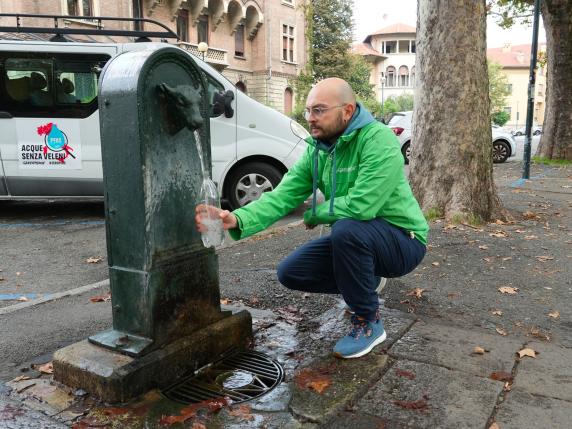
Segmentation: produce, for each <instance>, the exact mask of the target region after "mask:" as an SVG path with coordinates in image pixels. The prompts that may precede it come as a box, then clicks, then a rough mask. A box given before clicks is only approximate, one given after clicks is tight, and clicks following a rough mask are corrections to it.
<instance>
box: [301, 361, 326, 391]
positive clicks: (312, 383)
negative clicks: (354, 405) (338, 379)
mask: <svg viewBox="0 0 572 429" xmlns="http://www.w3.org/2000/svg"><path fill="white" fill-rule="evenodd" d="M334 366H335V364H332V365H330V366H328V367H325V368H304V369H302V370H301V371H300V372H298V373H297V374H296V375H295V376H294V382H295V383H296V385H297V386H298V387H299V388H301V389H312V390H314V391H316V392H318V393H320V394H321V393H323V392H324V390H326V389H327V388H328V386H329V385H330V384H331V383H332V381H331V378H330V376H329V374H330V373H331V372H332V371H333V370H334Z"/></svg>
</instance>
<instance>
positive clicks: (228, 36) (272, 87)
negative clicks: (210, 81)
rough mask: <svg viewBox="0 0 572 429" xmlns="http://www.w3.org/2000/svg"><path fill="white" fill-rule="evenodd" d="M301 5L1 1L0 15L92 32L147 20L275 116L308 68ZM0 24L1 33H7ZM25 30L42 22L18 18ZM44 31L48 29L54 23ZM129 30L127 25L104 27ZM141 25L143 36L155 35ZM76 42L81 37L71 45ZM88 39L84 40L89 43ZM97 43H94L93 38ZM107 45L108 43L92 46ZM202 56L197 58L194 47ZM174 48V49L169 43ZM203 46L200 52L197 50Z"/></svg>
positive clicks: (288, 104)
mask: <svg viewBox="0 0 572 429" xmlns="http://www.w3.org/2000/svg"><path fill="white" fill-rule="evenodd" d="M304 2H305V0H186V1H184V0H0V13H34V14H41V13H50V14H55V15H67V16H77V17H79V18H68V19H63V20H62V22H63V25H65V26H68V27H87V28H90V27H93V28H95V27H97V25H98V22H97V21H96V20H93V19H91V17H93V16H106V17H108V16H114V17H121V18H149V19H153V20H156V21H158V22H160V23H162V24H164V25H166V26H167V27H169V28H170V29H171V30H173V31H174V32H176V33H177V34H178V36H179V41H178V43H179V46H181V47H183V48H185V49H188V50H189V51H191V52H192V53H193V54H195V55H197V56H198V57H202V58H204V60H205V61H206V62H208V63H209V64H210V65H212V66H213V67H215V68H216V69H218V70H219V71H220V72H221V73H222V74H223V75H224V76H226V77H227V78H228V79H229V80H230V81H231V82H232V83H234V84H235V85H236V86H237V87H238V88H239V89H241V90H243V91H244V92H246V93H247V94H248V95H250V96H251V97H253V98H254V99H256V100H258V101H260V102H261V103H264V104H266V105H268V106H271V107H273V108H275V109H277V110H279V111H281V112H284V113H290V111H291V110H292V108H293V102H294V101H293V100H294V87H293V84H292V80H293V79H294V78H295V77H296V76H297V75H298V74H299V72H300V71H301V70H302V69H303V68H304V66H305V64H306V61H307V51H308V49H307V46H306V38H305V18H304V11H303V6H304ZM8 21H9V18H0V24H1V25H14V21H10V22H8ZM22 21H23V22H24V23H25V25H30V26H37V25H46V22H45V20H41V21H40V20H34V19H31V18H22ZM48 25H53V21H52V22H50V23H49V24H48ZM106 25H107V26H108V27H110V28H112V27H117V28H123V29H127V28H133V27H134V26H135V25H137V24H133V23H123V22H118V23H107V24H106ZM152 27H153V25H152V24H148V23H144V24H143V28H144V29H145V30H156V29H157V28H152ZM77 38H81V37H79V36H78V37H77ZM93 38H94V37H91V39H93ZM95 38H96V39H97V37H95ZM99 40H101V41H109V39H101V38H100V39H99ZM201 42H204V43H206V48H207V49H206V51H205V52H204V55H203V52H201V51H199V49H198V47H199V43H201ZM173 43H174V41H173ZM203 46H204V45H202V47H203Z"/></svg>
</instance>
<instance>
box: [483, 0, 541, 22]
mask: <svg viewBox="0 0 572 429" xmlns="http://www.w3.org/2000/svg"><path fill="white" fill-rule="evenodd" d="M533 4H534V0H488V1H487V9H488V13H489V15H492V16H493V17H494V18H495V21H496V23H497V24H498V25H499V26H500V27H502V28H510V27H512V26H513V25H514V24H515V23H518V24H530V23H531V21H532V13H533Z"/></svg>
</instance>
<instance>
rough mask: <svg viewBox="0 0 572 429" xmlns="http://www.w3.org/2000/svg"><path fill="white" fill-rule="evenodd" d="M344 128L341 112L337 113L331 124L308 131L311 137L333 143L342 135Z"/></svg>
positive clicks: (344, 123)
mask: <svg viewBox="0 0 572 429" xmlns="http://www.w3.org/2000/svg"><path fill="white" fill-rule="evenodd" d="M346 126H347V123H346V121H344V118H343V114H342V112H338V114H337V115H336V117H335V118H334V120H333V122H332V123H331V124H328V125H321V126H315V127H311V129H310V130H311V134H312V137H314V138H317V139H320V140H323V141H327V142H330V143H334V142H335V141H336V140H337V139H338V137H340V136H341V135H342V133H343V132H344V130H345V129H346Z"/></svg>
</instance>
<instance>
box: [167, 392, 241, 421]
mask: <svg viewBox="0 0 572 429" xmlns="http://www.w3.org/2000/svg"><path fill="white" fill-rule="evenodd" d="M230 403H231V402H230V400H229V399H227V398H214V399H207V400H206V401H202V402H199V403H196V404H192V405H190V406H188V407H185V408H181V410H180V411H179V415H176V416H163V417H161V420H160V421H159V424H161V425H164V426H167V425H174V424H176V423H184V422H186V421H187V420H189V419H190V418H192V417H194V416H195V415H196V414H197V412H198V411H199V410H201V409H205V408H206V409H208V410H209V411H211V412H214V411H217V410H220V409H221V408H223V407H226V406H228V405H230Z"/></svg>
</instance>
